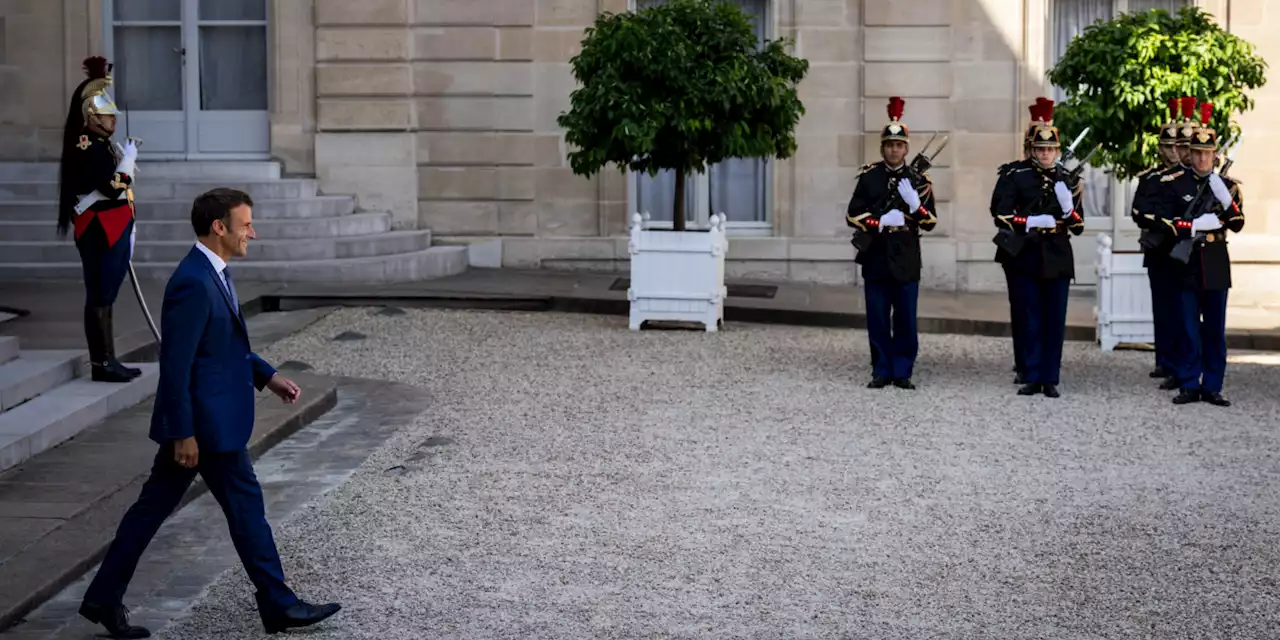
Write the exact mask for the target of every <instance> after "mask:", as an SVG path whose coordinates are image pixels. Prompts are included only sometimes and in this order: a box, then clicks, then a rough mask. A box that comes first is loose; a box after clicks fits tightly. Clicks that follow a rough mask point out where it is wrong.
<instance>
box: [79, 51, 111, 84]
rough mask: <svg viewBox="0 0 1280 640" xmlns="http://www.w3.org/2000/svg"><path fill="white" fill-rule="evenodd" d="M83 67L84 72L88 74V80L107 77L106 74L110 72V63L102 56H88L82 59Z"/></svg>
mask: <svg viewBox="0 0 1280 640" xmlns="http://www.w3.org/2000/svg"><path fill="white" fill-rule="evenodd" d="M83 67H84V74H85V75H87V76H89V79H90V80H97V79H99V78H105V77H107V74H108V73H110V72H111V67H112V65H111V63H109V62H107V59H106V58H104V57H102V56H89V57H88V58H85V59H84V65H83Z"/></svg>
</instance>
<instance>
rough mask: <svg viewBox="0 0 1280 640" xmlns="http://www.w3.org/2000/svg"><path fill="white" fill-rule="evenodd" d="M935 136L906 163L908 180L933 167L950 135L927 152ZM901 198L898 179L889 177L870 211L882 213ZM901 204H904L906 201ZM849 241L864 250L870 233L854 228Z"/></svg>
mask: <svg viewBox="0 0 1280 640" xmlns="http://www.w3.org/2000/svg"><path fill="white" fill-rule="evenodd" d="M937 137H938V132H936V131H935V132H934V133H933V136H932V137H930V138H929V141H928V142H926V143H924V146H923V147H921V148H920V151H918V152H916V156H915V157H914V158H912V159H911V162H910V163H908V164H907V169H908V170H907V171H904V172H903V173H904V174H905V175H906V176H907V179H908V180H910V179H911V178H912V172H914V173H915V174H918V175H921V176H923V175H924V173H925V172H926V171H928V170H929V169H930V168H931V167H933V161H934V159H935V158H937V157H938V154H940V153H942V150H943V149H945V148H946V147H947V142H948V141H949V140H950V139H951V136H949V135H948V136H943V138H942V142H941V143H940V144H939V145H938V148H937V149H934V151H933V153H927V152H928V150H929V147H930V146H932V145H933V141H934V140H935V139H937ZM901 199H902V196H901V195H899V194H898V179H897V178H893V179H890V180H889V188H888V190H887V191H885V194H884V196H883V197H881V198H880V201H879V202H877V203H876V204H875V206H873V207H872V208H871V211H874V212H876V214H877V215H881V214H884V213H885V212H887V211H888V210H889V209H891V208H893V207H892V205H893V204H894V203H895V200H901ZM903 204H904V205H905V204H906V203H903ZM850 242H852V243H853V247H854V248H855V249H857V250H858V251H859V252H862V251H866V250H867V248H868V247H870V246H871V235H870V234H868V233H866V232H864V231H862V230H860V229H855V230H854V232H853V238H852V239H851V240H850Z"/></svg>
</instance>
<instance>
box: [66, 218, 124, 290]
mask: <svg viewBox="0 0 1280 640" xmlns="http://www.w3.org/2000/svg"><path fill="white" fill-rule="evenodd" d="M133 225H134V222H133V221H130V222H129V226H127V227H125V230H124V235H122V236H120V239H119V240H117V241H116V243H115V244H114V245H112V246H110V247H108V246H107V234H106V232H105V231H103V230H102V225H100V224H98V223H97V222H96V221H93V222H90V223H89V228H88V229H86V230H85V232H84V235H82V236H80V237H79V238H78V239H77V240H76V249H78V250H79V251H80V266H81V268H82V269H83V270H84V293H85V301H84V302H85V306H87V307H109V306H111V305H113V304H115V302H116V295H117V294H119V293H120V285H121V284H123V283H124V278H125V276H127V275H129V259H130V258H131V257H132V256H131V255H130V251H131V248H130V246H129V235H130V234H131V233H133Z"/></svg>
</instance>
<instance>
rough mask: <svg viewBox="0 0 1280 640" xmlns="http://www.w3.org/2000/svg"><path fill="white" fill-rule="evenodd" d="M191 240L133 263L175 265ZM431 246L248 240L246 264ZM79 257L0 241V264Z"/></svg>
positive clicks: (140, 252)
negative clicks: (256, 261)
mask: <svg viewBox="0 0 1280 640" xmlns="http://www.w3.org/2000/svg"><path fill="white" fill-rule="evenodd" d="M192 243H193V241H192V240H164V241H154V240H152V241H148V240H139V241H137V243H136V244H135V245H134V249H133V251H134V253H133V260H134V262H168V263H172V264H177V263H178V261H180V260H182V258H183V257H184V256H186V255H187V252H188V251H190V250H191V245H192ZM430 246H431V232H430V231H428V230H425V229H424V230H413V231H391V232H388V233H376V234H373V235H367V236H345V237H332V238H314V239H311V240H307V241H306V242H298V241H297V240H263V239H262V238H258V239H257V240H251V241H250V242H249V254H248V255H247V256H245V259H246V260H250V261H255V260H262V261H266V262H280V261H292V260H334V259H343V258H363V257H369V256H385V255H389V254H395V253H410V252H413V251H421V250H423V249H426V248H427V247H430ZM79 259H80V253H79V252H78V251H77V250H76V246H75V244H74V243H72V242H71V241H69V240H67V241H56V240H55V241H44V242H5V241H3V240H0V263H9V262H75V261H77V260H79Z"/></svg>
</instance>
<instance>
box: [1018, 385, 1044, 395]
mask: <svg viewBox="0 0 1280 640" xmlns="http://www.w3.org/2000/svg"><path fill="white" fill-rule="evenodd" d="M1041 389H1042V387H1041V386H1040V383H1038V382H1032V383H1031V384H1027V385H1023V386H1022V388H1021V389H1018V395H1020V396H1034V395H1035V394H1037V393H1040V391H1041Z"/></svg>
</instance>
